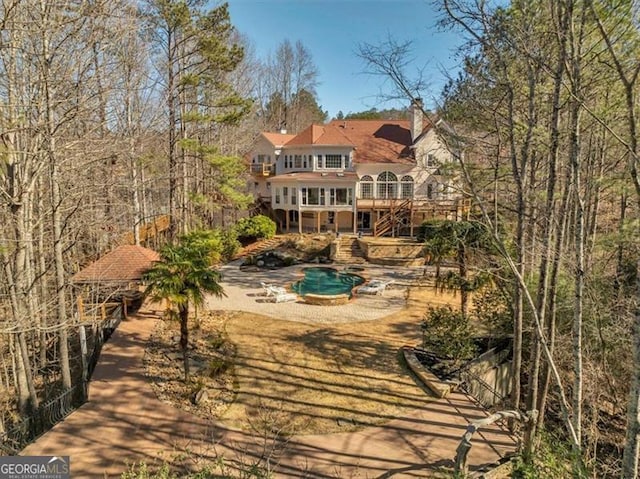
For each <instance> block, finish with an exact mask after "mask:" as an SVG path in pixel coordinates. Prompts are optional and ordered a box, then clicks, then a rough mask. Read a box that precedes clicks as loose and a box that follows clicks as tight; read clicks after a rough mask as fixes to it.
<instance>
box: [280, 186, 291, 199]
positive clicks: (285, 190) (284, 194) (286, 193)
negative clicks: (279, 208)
mask: <svg viewBox="0 0 640 479" xmlns="http://www.w3.org/2000/svg"><path fill="white" fill-rule="evenodd" d="M282 198H283V201H284V203H289V188H287V187H286V186H283V187H282Z"/></svg>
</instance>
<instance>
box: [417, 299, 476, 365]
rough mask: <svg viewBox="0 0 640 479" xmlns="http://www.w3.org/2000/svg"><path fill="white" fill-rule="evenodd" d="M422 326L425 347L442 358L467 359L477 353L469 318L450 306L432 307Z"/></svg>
mask: <svg viewBox="0 0 640 479" xmlns="http://www.w3.org/2000/svg"><path fill="white" fill-rule="evenodd" d="M421 328H422V344H423V347H424V349H426V350H427V351H431V352H432V353H434V354H436V355H437V356H438V357H440V358H443V359H453V360H466V359H471V358H472V357H473V356H474V355H475V354H476V346H475V344H474V342H473V337H472V336H471V328H470V326H469V320H468V319H467V318H465V317H464V316H463V314H462V313H461V312H460V311H454V310H453V309H452V308H451V307H450V306H446V307H440V308H430V309H429V311H427V313H426V314H425V316H424V320H423V321H422V324H421Z"/></svg>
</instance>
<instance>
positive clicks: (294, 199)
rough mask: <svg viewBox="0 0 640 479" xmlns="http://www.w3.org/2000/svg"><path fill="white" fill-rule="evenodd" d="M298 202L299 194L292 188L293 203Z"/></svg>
mask: <svg viewBox="0 0 640 479" xmlns="http://www.w3.org/2000/svg"><path fill="white" fill-rule="evenodd" d="M297 203H298V194H297V192H296V189H295V188H291V204H292V205H295V204H297Z"/></svg>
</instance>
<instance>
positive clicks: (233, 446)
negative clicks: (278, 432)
mask: <svg viewBox="0 0 640 479" xmlns="http://www.w3.org/2000/svg"><path fill="white" fill-rule="evenodd" d="M225 279H226V278H225ZM251 281H252V282H253V281H254V280H253V279H252V280H251ZM257 281H258V284H259V280H257ZM231 294H233V293H231ZM245 294H246V293H245ZM241 304H243V306H244V305H247V304H250V303H249V301H247V298H246V297H245V299H244V303H241ZM258 304H261V303H258ZM217 306H219V305H218V304H216V307H217ZM278 306H280V305H278ZM304 306H306V305H304ZM236 309H238V304H236ZM242 309H244V308H242ZM261 312H262V313H263V314H264V312H263V311H262V310H261ZM388 313H389V311H388V310H387V311H386V314H388ZM281 314H282V313H281ZM156 321H157V317H156V316H155V315H154V314H152V313H151V312H150V311H146V310H143V311H141V312H140V313H139V314H137V315H135V316H132V317H131V318H129V319H127V320H126V321H124V322H123V323H122V324H121V325H120V326H119V328H118V330H117V331H116V332H115V333H114V335H113V336H112V338H111V340H110V341H109V342H108V343H107V344H106V345H105V347H104V349H103V352H102V355H101V358H100V362H99V364H98V367H97V368H96V370H95V372H94V376H93V380H92V382H91V386H90V400H89V402H88V403H87V404H85V405H84V406H83V407H81V408H80V409H79V410H78V411H76V412H74V413H73V414H71V415H70V416H69V417H68V418H67V419H65V420H64V421H63V422H61V423H60V424H58V425H56V426H55V427H54V428H53V429H52V430H51V431H49V432H48V433H47V434H45V435H44V436H42V437H41V438H39V439H38V440H37V441H36V442H35V443H34V444H32V445H30V446H29V447H27V448H26V449H25V450H24V451H23V454H24V455H49V454H51V455H69V456H71V470H72V473H73V474H72V477H74V479H77V478H113V477H119V475H120V473H121V472H122V471H123V470H124V469H125V465H126V463H131V462H133V461H141V460H145V461H147V462H154V460H156V459H157V458H158V457H159V455H160V454H161V453H164V457H168V456H169V455H170V454H171V453H172V452H176V451H180V450H182V449H183V448H185V447H188V448H189V449H190V450H192V451H196V452H199V453H200V454H203V455H205V456H206V455H210V456H211V457H214V456H215V455H224V456H225V458H227V459H235V460H244V461H245V463H246V462H247V461H255V460H256V459H255V458H256V457H258V456H259V455H260V454H261V451H262V448H263V444H262V442H261V441H260V438H259V437H256V436H255V435H253V434H251V433H248V432H242V431H237V430H232V429H230V428H228V427H227V426H225V425H224V424H222V423H218V422H206V421H204V420H203V419H200V418H197V417H194V416H192V415H190V414H187V413H185V412H182V411H179V410H176V409H174V408H173V407H171V406H169V405H167V404H165V403H162V402H160V401H159V400H158V399H157V398H156V397H155V394H154V392H153V391H152V389H151V386H150V384H149V382H148V380H147V378H146V377H145V375H144V366H143V364H142V358H143V355H144V350H145V346H146V343H147V340H148V338H149V335H150V333H151V331H152V330H153V328H154V325H155V322H156ZM485 415H486V414H485V412H484V411H483V410H482V409H480V408H478V407H477V406H476V405H475V404H474V403H473V402H472V401H471V400H470V398H468V397H467V396H465V395H463V394H453V395H451V396H450V397H449V398H447V399H443V400H439V401H428V402H425V404H424V407H421V408H419V409H416V410H414V411H412V412H411V413H409V414H407V415H406V416H405V417H400V418H398V419H395V420H392V421H390V422H388V423H386V424H384V425H382V426H379V427H370V428H365V429H364V430H361V431H359V432H353V433H338V434H330V435H307V436H296V437H293V438H289V440H288V441H287V442H286V443H279V444H278V445H277V446H278V448H277V449H278V455H277V460H275V461H274V462H276V463H277V464H278V466H277V471H278V472H277V475H276V477H278V478H303V477H305V478H318V479H321V478H339V479H348V478H351V477H358V478H379V479H382V478H414V477H428V473H427V471H426V469H427V468H430V467H435V466H438V465H450V464H451V459H452V458H453V456H454V455H455V448H456V446H457V444H458V442H459V439H460V437H461V436H462V434H463V433H464V431H465V427H466V425H467V423H468V422H469V421H471V420H473V419H477V418H480V417H483V416H485ZM514 447H515V446H514V440H513V438H512V437H511V436H509V435H508V434H507V433H506V432H505V431H504V430H502V429H500V428H498V427H497V426H492V427H490V428H488V429H486V430H485V431H481V432H479V433H477V434H476V437H475V440H474V447H473V448H472V450H471V452H470V454H469V463H470V464H471V465H473V466H474V467H478V466H481V465H483V464H489V463H493V462H495V461H496V460H497V459H498V458H499V457H500V456H501V455H504V453H506V452H509V451H513V449H514Z"/></svg>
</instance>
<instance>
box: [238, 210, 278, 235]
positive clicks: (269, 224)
mask: <svg viewBox="0 0 640 479" xmlns="http://www.w3.org/2000/svg"><path fill="white" fill-rule="evenodd" d="M276 229H277V225H276V223H275V222H274V221H273V220H272V219H271V218H269V217H267V216H264V215H257V216H251V217H249V218H241V219H240V220H239V221H238V223H237V224H236V233H237V235H238V237H240V238H248V239H251V238H253V239H269V238H273V236H274V235H275V234H276Z"/></svg>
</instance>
